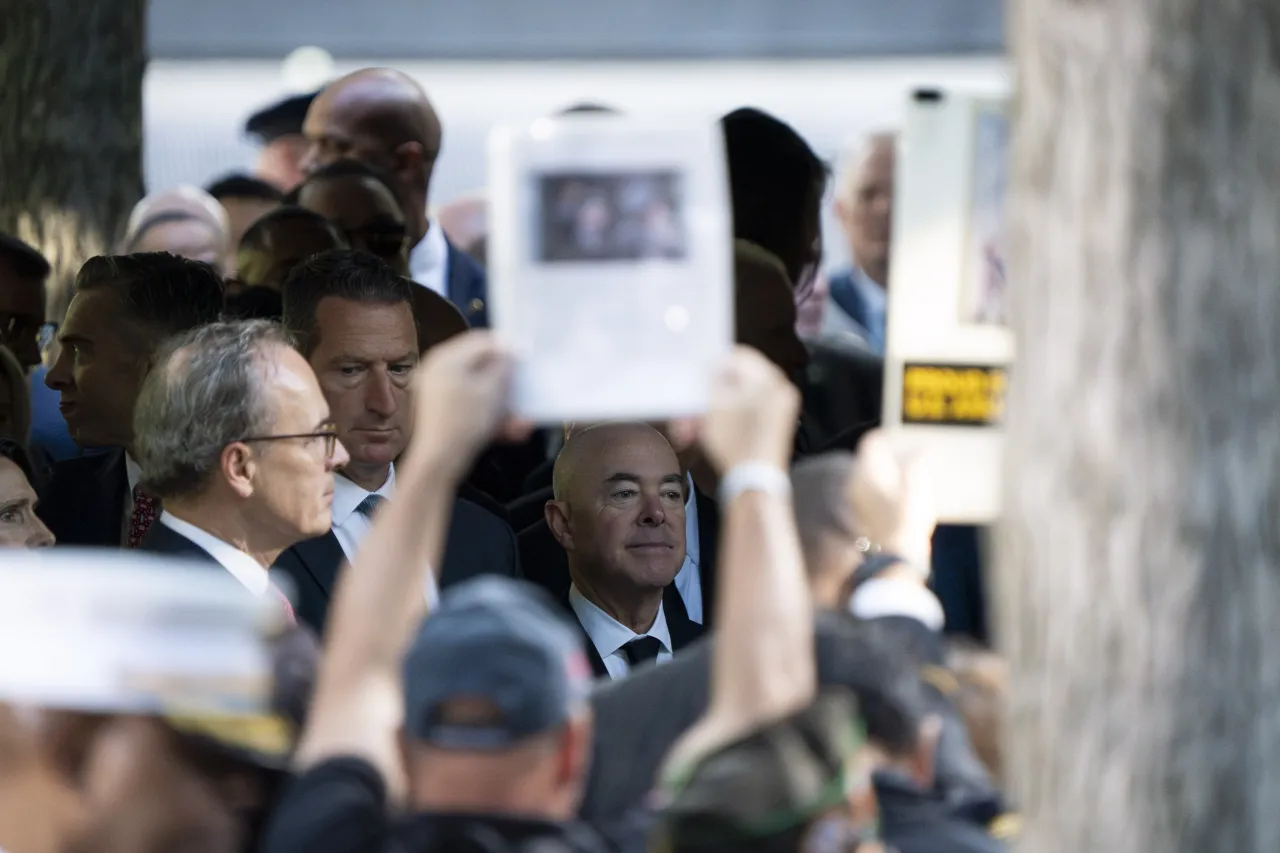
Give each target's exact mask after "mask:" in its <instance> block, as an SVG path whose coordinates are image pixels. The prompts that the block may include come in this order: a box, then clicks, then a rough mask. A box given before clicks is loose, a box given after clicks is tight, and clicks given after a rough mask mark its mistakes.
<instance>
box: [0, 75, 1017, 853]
mask: <svg viewBox="0 0 1280 853" xmlns="http://www.w3.org/2000/svg"><path fill="white" fill-rule="evenodd" d="M610 112H612V110H610V109H609V108H606V107H601V106H597V105H581V106H579V107H573V108H569V109H567V110H565V111H564V113H563V114H562V115H561V116H560V120H564V121H573V120H582V119H581V116H582V115H583V114H588V115H590V119H588V120H607V118H602V117H601V116H600V114H602V113H604V114H607V113H610ZM720 126H721V128H722V131H723V135H724V139H725V146H726V155H727V162H728V172H729V181H730V187H729V189H730V196H731V202H732V218H733V225H734V238H735V240H734V246H733V251H734V278H735V281H734V285H735V327H736V338H737V347H736V348H735V350H734V352H733V353H732V355H731V357H730V358H729V359H728V360H727V361H726V363H725V364H724V365H723V366H722V369H721V371H720V372H719V374H718V376H717V379H716V381H715V383H714V386H713V388H712V395H711V400H710V405H709V408H708V410H707V412H706V413H705V414H704V415H703V416H702V417H700V418H697V419H689V420H681V421H675V422H661V423H640V422H636V423H568V424H563V425H557V426H555V427H554V428H548V427H545V426H544V427H542V428H535V427H534V426H533V425H529V424H523V423H519V422H517V421H514V420H512V419H511V418H510V417H509V416H508V414H507V413H506V412H505V409H504V405H505V401H506V399H507V389H508V384H509V381H510V374H511V368H512V363H511V356H510V354H509V353H508V352H507V351H506V350H505V349H504V347H503V344H502V341H501V340H499V339H497V338H495V337H494V336H493V335H492V334H491V333H490V332H489V331H487V329H486V328H485V327H486V326H487V307H488V306H487V298H488V296H487V292H486V276H485V273H484V262H485V258H484V246H485V237H484V232H483V228H482V227H477V226H476V221H477V217H476V216H475V211H476V200H475V199H472V198H468V199H462V200H459V202H458V205H457V206H456V207H455V208H454V209H452V210H451V209H450V207H449V206H448V205H445V206H437V207H432V206H430V204H429V202H430V186H431V178H432V174H433V169H434V165H435V161H436V158H437V155H438V154H439V151H440V146H441V143H442V139H443V129H442V126H441V122H440V120H439V117H438V116H437V115H436V113H435V111H434V109H433V108H432V106H431V103H430V101H429V100H428V98H427V95H426V94H425V93H424V91H423V90H422V88H421V87H420V86H419V85H418V84H417V83H416V82H414V81H413V80H412V79H410V78H408V77H407V76H405V75H403V74H400V73H399V72H396V71H393V70H388V69H365V70H362V71H357V72H355V73H352V74H349V75H347V76H345V77H343V78H341V79H339V80H336V81H335V82H333V83H331V84H330V85H328V86H326V87H325V88H324V89H323V90H321V91H320V92H318V93H316V94H315V95H314V96H309V97H303V98H293V99H290V100H288V101H286V102H283V103H282V104H280V105H277V106H276V107H273V108H271V109H269V110H267V111H264V112H263V113H262V114H260V115H258V116H255V117H254V118H253V119H251V120H250V123H249V130H250V131H251V132H252V133H254V134H256V135H257V136H258V137H259V138H260V140H261V142H262V143H263V145H262V155H261V157H260V159H259V161H258V163H257V164H256V166H255V168H254V172H253V173H252V174H248V173H246V174H236V175H231V176H226V177H223V178H220V179H219V180H217V181H216V182H214V183H213V184H211V185H210V186H209V187H208V188H207V190H202V189H198V188H195V187H190V186H181V187H169V188H162V189H159V190H157V191H156V192H153V193H152V194H150V195H148V196H147V197H146V198H144V199H142V200H141V201H140V202H139V203H138V205H137V206H136V208H135V209H134V211H133V213H132V215H131V216H130V217H129V219H128V221H127V222H126V223H121V236H120V239H119V243H118V248H117V250H116V252H115V253H114V254H112V255H108V256H102V257H95V258H91V259H89V260H88V261H87V262H86V263H85V264H84V265H83V267H81V269H80V270H79V272H78V274H77V275H76V276H75V281H74V284H73V286H72V287H71V289H70V292H69V297H70V298H69V301H68V300H66V299H62V300H60V299H58V298H55V297H56V292H55V291H58V290H59V289H60V288H63V287H64V286H65V285H67V284H69V283H63V282H58V281H55V280H51V278H50V266H49V264H48V263H47V262H46V260H45V259H44V258H43V257H42V256H41V255H40V253H39V252H38V251H37V250H36V249H35V248H33V247H32V246H29V245H26V244H25V243H22V242H21V241H20V240H18V239H17V238H16V237H14V236H10V235H0V368H3V374H4V377H5V379H6V382H5V383H3V384H0V547H8V548H12V549H28V550H29V549H43V548H45V547H47V546H53V550H52V551H48V552H44V551H42V552H41V553H42V554H51V555H52V558H51V559H53V560H54V562H55V563H56V562H59V561H61V562H62V563H66V562H67V561H74V560H76V559H81V558H82V559H83V560H86V561H88V560H91V559H93V557H92V555H96V554H103V553H107V552H108V551H111V552H114V553H116V554H120V553H125V554H127V553H134V554H137V555H144V554H145V555H148V556H147V557H142V556H139V557H138V559H139V560H146V559H149V560H150V561H151V563H153V564H154V563H155V562H156V561H160V562H161V563H162V564H164V565H169V566H171V568H170V569H169V571H172V572H178V571H187V572H190V571H193V570H194V569H200V570H203V571H205V572H212V573H215V574H221V575H225V576H226V577H228V578H231V579H233V580H234V583H235V584H237V585H238V587H237V589H241V588H242V590H243V592H244V594H245V596H246V599H252V600H254V601H263V602H269V603H271V604H272V606H273V607H278V609H279V612H280V614H281V618H280V619H279V620H278V622H277V623H272V624H266V623H264V625H263V626H262V628H261V630H262V637H261V638H260V640H261V642H262V643H263V648H264V650H265V652H264V654H265V655H266V658H267V659H268V660H269V662H270V664H271V666H270V668H269V670H270V673H269V676H270V678H269V680H270V681H271V683H272V689H271V690H270V702H269V703H268V704H269V707H268V708H267V709H266V711H265V712H264V713H265V715H266V717H267V718H269V719H270V720H272V721H274V723H275V724H277V725H276V727H274V728H272V729H271V731H272V732H276V731H280V732H284V734H283V735H282V736H280V737H275V738H265V739H264V737H262V730H261V726H260V725H258V724H257V723H255V727H249V726H247V724H245V723H244V722H243V721H241V722H240V723H236V724H234V725H233V724H228V723H227V722H226V721H225V720H222V719H221V718H219V719H217V720H213V719H210V718H205V717H201V716H200V715H195V717H193V716H192V715H191V714H186V715H175V714H172V713H157V712H139V710H138V709H137V708H134V707H130V708H129V709H124V708H119V707H117V708H110V707H103V706H102V704H101V703H99V704H96V705H94V704H92V703H80V704H77V703H76V702H74V701H71V700H67V699H65V698H64V699H60V700H58V701H53V700H49V701H46V702H41V703H38V704H37V706H36V707H32V706H31V705H30V704H25V705H24V704H8V705H4V704H0V756H3V757H4V760H3V761H0V849H3V850H5V851H8V853H80V851H90V850H93V851H101V852H102V853H174V851H208V852H209V853H238V851H248V850H260V851H264V853H288V852H289V851H294V850H297V851H304V850H305V851H323V853H356V851H368V850H389V849H403V850H423V851H434V850H441V851H443V850H450V851H453V850H459V851H462V850H466V851H470V850H476V851H479V850H484V851H492V853H498V851H507V850H511V851H514V850H517V849H521V850H525V849H533V847H531V845H537V846H538V849H543V848H544V847H545V848H546V849H553V850H581V851H595V850H601V851H604V850H645V849H649V850H660V851H690V853H693V851H706V853H712V851H729V850H733V851H751V850H759V851H778V853H782V851H811V853H836V851H850V852H851V851H854V850H861V851H867V853H871V851H879V850H882V849H887V850H892V851H900V853H950V851H957V853H959V852H960V851H966V852H967V851H975V852H976V851H983V853H985V851H997V850H1000V849H1002V848H1003V839H1004V838H1005V837H1007V836H1008V835H1009V834H1010V833H1011V832H1012V831H1013V829H1014V827H1015V826H1016V820H1015V818H1014V817H1013V815H1012V809H1011V806H1010V804H1009V803H1007V802H1006V800H1005V797H1004V794H1003V792H1002V789H1001V780H1002V778H1003V768H1002V766H1001V756H1000V749H999V740H1000V738H999V730H1000V725H1001V722H1000V721H1001V710H1000V708H1001V704H1000V697H1001V694H1002V692H1003V670H1002V667H1001V664H1000V661H999V659H998V658H997V657H995V656H994V655H992V654H991V653H990V652H988V651H987V650H986V649H985V647H984V646H983V645H982V641H983V640H985V620H984V610H983V607H982V588H981V583H980V576H981V572H980V552H979V548H978V541H979V534H980V531H977V530H975V529H973V528H964V527H948V526H938V525H937V524H936V518H935V517H934V516H933V514H932V509H931V506H930V501H929V491H930V490H929V482H928V477H927V471H925V470H923V469H922V468H921V466H919V465H918V464H915V462H914V461H913V460H911V459H906V458H903V457H902V456H901V455H900V454H899V452H898V451H897V450H896V449H895V446H894V445H893V443H892V442H891V441H890V440H889V439H888V438H887V437H886V436H885V435H883V434H882V433H880V432H879V431H878V429H877V426H878V421H879V411H880V396H881V374H882V371H883V366H882V361H881V357H882V355H883V348H884V344H885V318H886V298H885V287H886V284H887V280H888V263H889V242H890V238H891V234H890V228H889V225H890V221H891V210H892V197H893V180H892V179H893V152H894V144H895V141H894V136H893V135H892V134H890V133H883V134H877V135H875V136H874V137H872V138H871V139H870V140H869V141H868V142H867V143H866V144H865V145H862V146H860V147H859V148H858V149H857V150H856V151H854V152H851V155H850V157H849V158H848V162H847V163H845V164H843V166H842V168H841V169H840V170H839V172H838V174H837V176H836V184H837V187H836V193H835V194H836V205H837V210H838V213H839V215H840V219H841V222H842V223H843V224H844V225H845V227H846V229H847V232H848V234H849V239H850V245H851V249H852V252H853V256H854V258H855V259H856V262H855V264H854V266H853V267H852V269H850V270H847V271H843V272H837V273H835V274H833V275H830V276H827V275H826V274H824V272H823V271H822V270H821V261H822V241H821V236H820V235H821V232H820V225H819V222H820V212H821V205H822V204H823V203H824V198H825V195H826V192H827V189H828V184H829V183H830V182H831V175H830V169H829V168H828V166H827V165H826V164H825V163H824V162H823V161H822V160H821V159H820V158H819V157H818V156H817V155H816V154H815V153H814V152H813V151H812V149H811V148H810V147H809V146H808V144H807V143H806V142H805V141H804V139H803V138H802V137H801V136H800V135H799V134H797V133H796V132H795V131H794V129H792V128H791V127H789V126H788V125H787V124H785V123H784V122H782V121H780V120H779V119H777V118H775V117H773V116H771V115H769V114H767V113H765V112H763V111H760V110H757V109H753V108H742V109H738V110H735V111H733V112H731V113H729V114H727V115H725V116H724V117H723V118H722V119H721V121H720ZM481 210H482V208H481ZM481 219H482V217H481ZM451 229H452V230H453V233H450V231H451ZM60 304H62V305H65V306H66V307H65V312H61V311H60V312H58V313H59V314H61V316H52V313H53V312H52V310H51V309H49V308H47V306H54V305H60ZM47 311H49V313H46V312H47ZM68 546H82V547H83V548H86V549H89V548H91V549H95V550H92V551H90V550H78V551H77V550H71V549H70V548H69V547H68ZM6 553H7V554H10V555H11V561H19V557H18V555H19V553H20V552H19V551H18V550H8V551H3V552H0V589H5V588H6V587H5V584H6V579H5V576H4V574H3V569H4V565H3V564H4V563H5V562H6V558H5V557H4V556H3V554H6ZM77 555H82V556H81V557H77ZM37 556H38V555H36V554H34V553H25V554H22V557H21V561H20V562H21V565H22V566H25V567H27V568H29V569H30V570H31V571H39V563H38V562H32V561H34V560H35V559H36V557H37ZM165 561H167V562H165ZM14 564H15V565H16V564H17V563H16V562H15V563H14ZM112 570H113V569H111V568H110V567H109V566H107V567H104V568H103V569H102V571H104V572H106V571H112ZM19 574H20V573H19ZM228 583H230V581H228ZM4 594H5V593H0V595H4ZM33 618H34V617H33ZM5 677H6V676H5V675H4V673H3V672H0V701H3V700H6V699H11V698H12V697H11V696H8V695H6V694H5V692H4V691H6V690H9V688H10V686H11V685H8V684H6V683H5ZM68 695H69V694H68ZM254 719H255V720H258V717H255V718H254ZM258 722H259V723H260V720H258ZM250 728H252V731H250Z"/></svg>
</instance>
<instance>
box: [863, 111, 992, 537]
mask: <svg viewBox="0 0 1280 853" xmlns="http://www.w3.org/2000/svg"><path fill="white" fill-rule="evenodd" d="M1005 110H1006V100H1005V99H1004V98H1002V97H991V96H987V95H985V94H982V93H978V94H973V93H961V92H953V91H941V90H936V89H935V90H922V91H921V92H918V93H916V94H915V95H914V96H913V97H912V98H910V99H909V101H908V104H907V109H906V111H905V116H906V118H905V121H904V122H903V125H902V134H901V136H900V138H899V142H898V157H897V163H896V169H897V175H896V178H895V180H894V187H895V189H894V206H893V244H892V247H891V250H890V261H889V270H890V273H889V288H888V293H889V307H888V328H887V338H886V353H885V382H884V415H883V419H882V422H883V424H884V425H885V428H886V430H888V431H889V432H892V433H894V434H896V435H897V436H899V437H901V438H902V439H904V440H906V441H907V442H908V443H910V444H912V445H914V446H916V447H921V448H927V450H928V452H929V456H930V459H931V462H932V464H933V466H934V467H935V469H936V474H937V476H936V480H935V490H936V491H935V494H936V496H937V498H936V499H937V510H938V513H937V514H938V520H939V521H942V522H951V523H960V524H986V523H990V522H992V521H994V520H996V519H997V518H998V517H999V515H1000V482H1001V466H1002V464H1003V450H1004V424H1003V405H1004V394H1005V388H1006V384H1007V376H1008V369H1009V366H1010V365H1011V364H1012V363H1013V360H1014V340H1013V333H1012V332H1011V331H1010V330H1009V329H1008V328H1007V327H1005V326H1003V325H1000V324H998V323H994V322H992V320H993V319H1000V318H1002V317H1003V316H1004V309H1003V305H1002V304H1000V299H1001V298H1002V297H1003V289H1002V288H1003V259H1002V257H1000V256H998V253H997V256H996V257H994V259H993V257H992V252H991V247H992V246H997V248H998V235H999V234H1000V233H1001V227H1002V224H1003V221H1004V195H1003V187H1004V175H1005V172H1006V169H1007V157H1008V153H1007V150H1006V147H1005V146H1006V144H1007V134H1006V133H1004V127H1003V125H1004V124H1005V123H1006V122H1007V117H1006V115H1005ZM993 260H994V264H995V266H996V267H998V268H999V271H1000V277H999V280H998V284H999V285H1000V289H998V292H997V289H996V288H992V287H991V286H990V284H991V282H992V280H993V278H992V276H990V275H989V274H988V272H989V270H990V269H992V263H993Z"/></svg>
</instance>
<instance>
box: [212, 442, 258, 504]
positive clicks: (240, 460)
mask: <svg viewBox="0 0 1280 853" xmlns="http://www.w3.org/2000/svg"><path fill="white" fill-rule="evenodd" d="M218 468H219V470H220V471H221V473H222V478H223V479H224V480H226V481H227V485H229V486H230V487H231V490H232V491H233V492H235V493H236V494H237V495H239V496H240V497H241V498H248V497H250V496H252V495H253V477H254V475H255V474H256V473H257V471H258V463H257V460H256V459H254V456H253V451H252V450H250V449H249V445H247V444H245V443H243V442H240V441H233V442H231V443H230V444H228V445H227V446H226V447H224V448H222V455H221V456H219V457H218Z"/></svg>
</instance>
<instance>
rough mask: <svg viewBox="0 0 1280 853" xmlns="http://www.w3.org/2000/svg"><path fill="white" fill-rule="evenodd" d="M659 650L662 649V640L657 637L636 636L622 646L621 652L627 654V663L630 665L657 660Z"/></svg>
mask: <svg viewBox="0 0 1280 853" xmlns="http://www.w3.org/2000/svg"><path fill="white" fill-rule="evenodd" d="M660 651H662V641H661V640H659V639H658V638H657V637H636V638H635V639H634V640H632V641H631V642H629V643H627V644H626V645H625V646H623V647H622V653H623V654H624V655H626V656H627V663H629V664H631V665H632V666H637V665H638V664H642V663H648V662H649V661H653V660H657V659H658V652H660Z"/></svg>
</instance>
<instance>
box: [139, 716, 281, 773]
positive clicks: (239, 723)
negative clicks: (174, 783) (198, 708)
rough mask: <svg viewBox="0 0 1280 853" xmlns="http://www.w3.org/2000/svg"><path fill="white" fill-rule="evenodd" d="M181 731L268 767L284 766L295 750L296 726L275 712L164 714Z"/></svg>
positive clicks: (163, 717) (236, 756) (238, 756)
mask: <svg viewBox="0 0 1280 853" xmlns="http://www.w3.org/2000/svg"><path fill="white" fill-rule="evenodd" d="M161 719H163V720H164V721H165V723H166V724H167V725H168V726H169V727H170V728H172V729H173V730H174V731H175V732H177V733H178V734H180V735H183V736H186V737H191V738H195V739H197V740H199V741H201V742H202V743H205V744H208V745H210V746H213V747H215V748H217V749H218V750H220V751H222V752H225V753H226V754H227V755H228V756H230V757H232V758H235V759H238V760H240V761H244V762H245V763H248V764H252V765H254V766H256V767H262V768H264V769H267V770H284V769H286V768H287V767H288V765H289V757H290V754H291V753H292V750H293V737H294V729H293V726H292V724H291V723H289V721H287V720H285V719H284V718H283V717H278V716H276V715H274V714H258V715H253V716H229V715H227V716H222V715H219V716H214V715H194V716H184V715H177V714H166V715H164V716H162V717H161Z"/></svg>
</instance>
